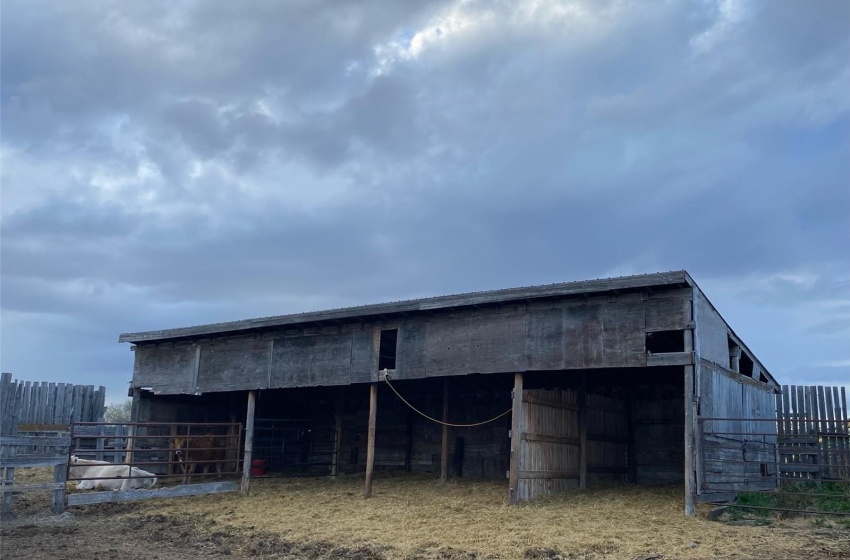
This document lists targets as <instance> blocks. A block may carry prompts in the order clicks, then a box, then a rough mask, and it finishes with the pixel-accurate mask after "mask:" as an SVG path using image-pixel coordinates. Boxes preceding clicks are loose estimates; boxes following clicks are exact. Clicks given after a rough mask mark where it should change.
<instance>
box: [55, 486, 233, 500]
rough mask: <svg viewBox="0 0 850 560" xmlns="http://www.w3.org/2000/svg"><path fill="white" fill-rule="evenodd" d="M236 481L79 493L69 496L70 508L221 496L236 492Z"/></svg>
mask: <svg viewBox="0 0 850 560" xmlns="http://www.w3.org/2000/svg"><path fill="white" fill-rule="evenodd" d="M236 490H237V485H236V482H235V481H227V482H204V483H200V484H183V485H180V486H170V487H165V488H151V489H144V490H141V489H140V490H108V491H106V492H77V493H74V494H69V495H68V505H69V506H86V505H90V504H106V503H111V502H135V501H138V500H150V499H153V498H174V497H177V496H198V495H201V494H219V493H221V492H235V491H236Z"/></svg>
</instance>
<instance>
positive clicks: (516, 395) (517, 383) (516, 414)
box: [508, 373, 522, 504]
mask: <svg viewBox="0 0 850 560" xmlns="http://www.w3.org/2000/svg"><path fill="white" fill-rule="evenodd" d="M512 399H513V409H512V411H511V467H510V471H508V486H509V489H508V492H509V498H510V503H512V504H516V503H519V461H520V440H521V438H522V374H521V373H516V374H514V390H513V395H512Z"/></svg>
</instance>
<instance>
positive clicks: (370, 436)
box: [364, 383, 378, 498]
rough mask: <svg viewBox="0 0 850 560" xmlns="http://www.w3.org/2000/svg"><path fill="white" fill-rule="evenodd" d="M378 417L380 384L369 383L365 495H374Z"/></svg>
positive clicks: (369, 496)
mask: <svg viewBox="0 0 850 560" xmlns="http://www.w3.org/2000/svg"><path fill="white" fill-rule="evenodd" d="M377 417H378V384H377V383H371V384H370V385H369V429H368V432H367V440H366V489H365V491H364V495H365V497H367V498H371V497H372V477H373V476H374V474H375V424H376V422H377Z"/></svg>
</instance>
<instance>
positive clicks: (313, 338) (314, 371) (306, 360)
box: [270, 333, 352, 387]
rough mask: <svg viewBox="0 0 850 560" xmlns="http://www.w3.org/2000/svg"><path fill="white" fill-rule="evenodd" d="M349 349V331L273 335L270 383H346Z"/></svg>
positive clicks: (349, 368)
mask: <svg viewBox="0 0 850 560" xmlns="http://www.w3.org/2000/svg"><path fill="white" fill-rule="evenodd" d="M351 352H352V336H351V334H350V333H348V334H345V333H342V334H318V335H310V336H294V337H281V338H276V339H274V350H273V353H272V364H271V383H270V386H271V387H309V386H315V385H347V384H349V383H350V379H351Z"/></svg>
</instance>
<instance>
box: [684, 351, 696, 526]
mask: <svg viewBox="0 0 850 560" xmlns="http://www.w3.org/2000/svg"><path fill="white" fill-rule="evenodd" d="M684 371H685V374H684V383H685V515H687V516H690V517H693V516H695V515H696V506H695V504H696V495H697V481H696V457H695V456H694V446H695V439H696V418H695V414H694V413H695V410H694V409H695V404H694V381H695V376H694V366H685V367H684Z"/></svg>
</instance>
